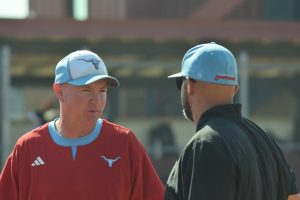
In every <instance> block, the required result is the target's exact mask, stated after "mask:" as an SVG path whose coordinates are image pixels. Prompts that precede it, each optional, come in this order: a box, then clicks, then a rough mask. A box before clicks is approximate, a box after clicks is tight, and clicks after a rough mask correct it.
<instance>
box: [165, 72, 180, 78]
mask: <svg viewBox="0 0 300 200" xmlns="http://www.w3.org/2000/svg"><path fill="white" fill-rule="evenodd" d="M182 76H183V75H182V73H181V72H179V73H177V74H173V75H170V76H168V78H178V77H182Z"/></svg>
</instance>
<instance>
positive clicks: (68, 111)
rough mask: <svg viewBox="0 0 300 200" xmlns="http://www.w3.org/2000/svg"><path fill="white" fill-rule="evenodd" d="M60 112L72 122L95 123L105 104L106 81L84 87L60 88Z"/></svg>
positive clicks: (66, 85) (68, 85)
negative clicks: (61, 96) (61, 94)
mask: <svg viewBox="0 0 300 200" xmlns="http://www.w3.org/2000/svg"><path fill="white" fill-rule="evenodd" d="M62 87H63V88H62V90H63V92H62V93H63V99H62V100H61V103H62V111H63V114H64V115H66V116H68V118H69V119H70V120H72V121H77V122H79V123H80V122H82V123H85V122H88V123H92V124H93V123H96V121H97V120H98V118H99V117H100V116H101V115H102V112H103V110H104V107H105V104H106V91H107V83H106V80H99V81H96V82H94V83H91V84H89V85H85V86H73V85H70V84H65V85H63V86H62Z"/></svg>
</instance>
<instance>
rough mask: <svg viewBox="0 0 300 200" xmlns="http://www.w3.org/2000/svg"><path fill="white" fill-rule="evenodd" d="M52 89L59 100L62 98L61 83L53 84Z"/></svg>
mask: <svg viewBox="0 0 300 200" xmlns="http://www.w3.org/2000/svg"><path fill="white" fill-rule="evenodd" d="M53 91H54V93H55V95H56V97H57V98H58V99H59V100H62V98H63V95H62V88H61V85H60V84H53Z"/></svg>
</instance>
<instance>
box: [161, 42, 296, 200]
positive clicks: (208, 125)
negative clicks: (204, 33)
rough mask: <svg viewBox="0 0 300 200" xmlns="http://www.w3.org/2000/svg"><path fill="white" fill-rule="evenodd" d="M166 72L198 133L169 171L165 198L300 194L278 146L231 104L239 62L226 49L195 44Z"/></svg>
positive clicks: (262, 198) (247, 199) (281, 198)
mask: <svg viewBox="0 0 300 200" xmlns="http://www.w3.org/2000/svg"><path fill="white" fill-rule="evenodd" d="M169 78H176V83H177V86H178V88H179V89H180V90H181V103H182V107H183V113H184V116H185V117H186V118H187V119H190V120H192V121H193V122H194V124H195V127H196V131H197V133H196V134H195V135H194V136H193V138H192V139H191V140H190V141H189V142H188V144H187V145H186V147H185V148H184V150H183V151H182V153H181V155H180V157H179V159H178V160H177V161H176V163H175V165H174V167H173V169H172V171H171V174H170V176H169V178H168V181H167V186H166V191H165V200H221V199H222V200H286V199H289V200H291V199H300V198H299V195H298V194H297V193H298V191H297V189H296V184H295V175H294V173H293V172H292V170H291V169H290V167H289V165H288V163H287V161H286V159H285V157H284V155H283V153H282V150H281V149H280V147H279V146H278V145H277V143H276V142H275V141H274V140H273V139H272V138H271V137H270V136H268V135H267V134H265V132H264V131H263V130H262V129H261V128H260V127H258V126H257V125H256V124H255V123H253V122H251V121H250V120H248V119H246V118H244V117H242V116H241V105H240V104H233V97H234V95H235V94H236V92H237V90H238V77H237V64H236V60H235V58H234V56H233V55H232V53H231V52H230V51H229V50H228V49H226V48H225V47H223V46H220V45H218V44H216V43H213V42H212V43H207V44H201V45H197V46H195V47H193V48H191V49H190V50H188V51H187V53H186V54H185V56H184V58H183V61H182V69H181V72H180V73H177V74H174V75H171V76H169Z"/></svg>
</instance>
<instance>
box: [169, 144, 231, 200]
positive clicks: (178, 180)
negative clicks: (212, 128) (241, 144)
mask: <svg viewBox="0 0 300 200" xmlns="http://www.w3.org/2000/svg"><path fill="white" fill-rule="evenodd" d="M235 189H236V188H235V174H234V168H233V164H232V162H231V159H230V158H229V157H228V155H227V154H226V153H225V151H224V150H222V149H220V147H217V146H216V145H215V144H213V143H211V142H209V141H201V142H198V141H194V142H192V143H190V144H189V146H187V148H186V149H185V151H184V152H183V154H182V155H181V156H180V158H179V160H178V161H177V163H176V164H175V166H174V168H173V170H172V172H171V174H170V177H169V180H168V183H167V190H166V193H165V199H182V200H202V199H203V200H206V199H209V200H220V199H222V200H234V198H235Z"/></svg>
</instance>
